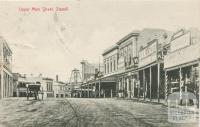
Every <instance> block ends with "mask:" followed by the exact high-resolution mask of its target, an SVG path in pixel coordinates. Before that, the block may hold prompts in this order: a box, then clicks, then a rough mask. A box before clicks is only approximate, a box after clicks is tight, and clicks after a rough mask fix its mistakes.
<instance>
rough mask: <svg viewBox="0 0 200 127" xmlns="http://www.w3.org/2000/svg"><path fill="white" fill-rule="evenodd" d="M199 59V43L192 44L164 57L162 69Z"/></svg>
mask: <svg viewBox="0 0 200 127" xmlns="http://www.w3.org/2000/svg"><path fill="white" fill-rule="evenodd" d="M199 58H200V43H195V44H192V45H190V46H188V47H185V48H182V49H179V50H177V51H175V52H172V53H170V54H168V55H166V56H164V68H170V67H174V66H178V65H180V64H184V63H189V62H192V61H195V60H198V59H199Z"/></svg>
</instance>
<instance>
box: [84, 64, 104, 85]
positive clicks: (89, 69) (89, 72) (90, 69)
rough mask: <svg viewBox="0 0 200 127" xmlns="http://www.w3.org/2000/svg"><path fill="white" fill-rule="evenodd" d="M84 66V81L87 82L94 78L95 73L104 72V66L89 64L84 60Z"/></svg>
mask: <svg viewBox="0 0 200 127" xmlns="http://www.w3.org/2000/svg"><path fill="white" fill-rule="evenodd" d="M81 65H82V75H81V76H82V80H83V81H86V80H88V79H89V78H91V77H92V76H94V74H95V73H97V72H98V71H101V72H102V71H103V66H102V64H100V63H99V64H97V63H96V64H94V63H89V62H88V61H87V60H82V61H81Z"/></svg>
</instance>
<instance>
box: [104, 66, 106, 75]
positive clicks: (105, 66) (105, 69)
mask: <svg viewBox="0 0 200 127" xmlns="http://www.w3.org/2000/svg"><path fill="white" fill-rule="evenodd" d="M104 69H105V74H106V64H105V65H104Z"/></svg>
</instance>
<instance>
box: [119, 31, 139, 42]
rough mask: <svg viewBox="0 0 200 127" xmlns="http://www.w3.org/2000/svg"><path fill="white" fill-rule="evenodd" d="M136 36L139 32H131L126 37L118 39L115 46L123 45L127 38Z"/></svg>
mask: <svg viewBox="0 0 200 127" xmlns="http://www.w3.org/2000/svg"><path fill="white" fill-rule="evenodd" d="M138 35H139V31H134V32H131V33H129V34H128V35H126V36H125V37H123V38H122V39H120V40H119V41H118V42H117V43H116V44H117V45H120V44H121V43H123V42H124V41H126V40H128V39H129V38H131V37H133V36H138Z"/></svg>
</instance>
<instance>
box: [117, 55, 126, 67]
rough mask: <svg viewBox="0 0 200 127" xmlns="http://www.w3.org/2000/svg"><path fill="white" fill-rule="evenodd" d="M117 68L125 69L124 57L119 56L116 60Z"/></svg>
mask: <svg viewBox="0 0 200 127" xmlns="http://www.w3.org/2000/svg"><path fill="white" fill-rule="evenodd" d="M118 69H119V70H124V69H125V64H124V57H119V60H118Z"/></svg>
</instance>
